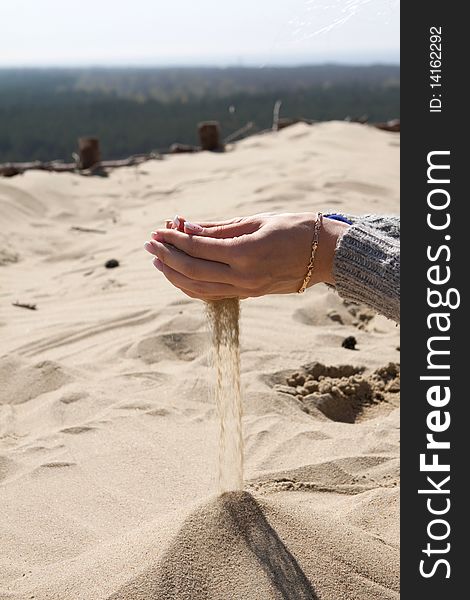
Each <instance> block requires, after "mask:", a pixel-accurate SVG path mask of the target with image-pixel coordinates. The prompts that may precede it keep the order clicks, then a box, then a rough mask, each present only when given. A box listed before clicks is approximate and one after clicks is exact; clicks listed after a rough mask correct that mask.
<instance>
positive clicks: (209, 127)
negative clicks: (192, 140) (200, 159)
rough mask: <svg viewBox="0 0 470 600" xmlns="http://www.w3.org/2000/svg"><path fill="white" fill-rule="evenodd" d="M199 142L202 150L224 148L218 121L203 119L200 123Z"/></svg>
mask: <svg viewBox="0 0 470 600" xmlns="http://www.w3.org/2000/svg"><path fill="white" fill-rule="evenodd" d="M198 133H199V143H200V145H201V149H202V150H209V151H212V152H213V151H214V150H223V145H222V142H221V141H220V126H219V123H218V121H203V122H202V123H199V125H198Z"/></svg>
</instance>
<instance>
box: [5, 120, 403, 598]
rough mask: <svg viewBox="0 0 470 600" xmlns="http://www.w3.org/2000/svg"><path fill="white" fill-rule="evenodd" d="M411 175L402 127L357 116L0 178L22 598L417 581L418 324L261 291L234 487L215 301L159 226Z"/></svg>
mask: <svg viewBox="0 0 470 600" xmlns="http://www.w3.org/2000/svg"><path fill="white" fill-rule="evenodd" d="M398 192H399V136H397V135H396V134H390V133H386V132H382V131H379V130H376V129H373V128H369V127H366V126H361V125H358V124H352V123H343V122H331V123H324V124H320V125H315V126H311V127H309V126H307V125H304V124H299V125H295V126H293V127H290V128H287V129H285V130H282V131H281V132H278V133H272V134H271V133H270V134H266V135H261V136H254V137H251V138H249V139H247V140H244V141H243V142H241V143H239V144H237V145H236V148H235V149H233V151H229V152H226V153H225V154H209V153H203V154H197V155H188V156H186V155H180V156H174V157H167V158H165V160H163V161H155V162H151V163H146V164H144V165H141V166H139V167H137V168H126V169H122V170H116V171H115V172H113V173H112V174H111V175H110V176H109V177H108V178H100V177H93V178H92V177H80V176H77V175H74V174H50V173H41V172H29V173H27V174H25V175H24V176H21V177H16V178H14V179H1V180H0V215H1V216H0V219H1V225H2V226H1V228H0V286H1V288H0V293H1V299H2V301H1V304H0V310H1V312H0V333H1V336H0V356H1V360H0V507H1V513H0V539H1V552H0V598H1V599H2V600H4V599H5V600H6V599H15V600H26V599H29V598H35V599H36V600H43V599H44V600H45V599H47V600H105V599H111V598H112V599H114V600H132V599H139V600H143V599H146V600H147V599H158V600H160V599H161V600H171V599H175V600H176V599H178V600H185V599H191V600H200V599H203V598H204V599H209V600H226V599H233V600H239V599H240V600H245V599H248V600H263V599H264V598H287V599H294V598H295V599H298V598H300V599H302V598H309V599H310V598H318V599H321V600H343V599H353V600H356V599H357V600H359V599H360V600H367V599H381V600H382V599H389V598H394V599H396V598H398V597H399V592H398V560H399V528H398V510H399V411H398V404H399V369H398V367H397V363H399V350H398V347H399V329H398V328H397V327H396V326H395V324H394V323H392V322H390V321H387V320H386V319H385V318H383V317H380V316H376V315H374V314H373V312H371V311H370V310H368V309H366V308H365V307H363V306H357V305H351V304H348V303H345V302H343V301H342V300H341V299H340V298H339V297H338V296H337V295H336V294H335V293H334V292H332V291H331V290H329V289H327V288H326V287H325V286H316V287H315V288H313V289H310V290H308V291H307V292H306V293H305V294H304V295H302V296H299V295H295V294H293V295H288V296H268V297H265V298H257V299H250V300H246V301H243V302H242V318H241V330H240V341H241V345H240V356H241V391H242V397H243V413H244V416H243V432H244V443H245V464H244V471H245V484H244V491H238V492H231V493H226V494H224V495H222V496H219V495H218V494H217V486H218V481H217V479H218V437H219V425H218V415H217V409H216V405H215V401H214V381H215V376H214V371H213V369H212V367H211V358H210V357H211V336H210V332H209V331H208V326H207V320H206V315H205V310H204V306H203V303H202V302H199V301H196V300H191V299H189V298H187V297H186V296H184V295H183V294H182V293H181V292H179V291H178V290H176V289H175V288H173V287H172V286H170V285H169V284H168V283H167V282H166V280H165V279H164V278H163V277H162V275H161V274H160V273H159V272H158V271H157V270H156V269H154V267H153V266H152V264H151V258H149V256H148V254H147V253H146V252H145V251H144V250H143V247H142V246H143V243H144V241H145V240H146V239H148V237H149V234H150V232H151V231H152V229H154V228H155V227H156V226H158V225H160V224H162V223H163V222H164V219H166V218H172V216H173V215H174V214H175V213H177V212H178V213H181V214H184V215H185V216H187V217H188V218H190V219H191V220H195V221H197V220H198V219H201V220H203V219H212V218H215V217H220V218H228V217H230V216H239V215H244V214H250V213H254V212H264V211H296V210H298V211H303V210H312V211H318V210H323V211H325V210H327V209H333V210H338V211H341V210H344V211H347V212H351V213H364V212H376V213H395V214H396V213H397V212H398ZM74 226H80V227H86V228H94V229H99V230H103V231H105V232H106V233H86V232H82V231H77V230H71V227H74ZM109 259H117V260H118V261H119V267H117V268H115V269H106V268H105V267H104V263H105V262H106V261H107V260H109ZM17 300H18V301H19V302H29V303H34V304H37V310H36V311H31V310H27V309H23V308H18V307H14V306H12V304H11V303H12V302H15V301H17ZM351 335H353V336H354V337H355V338H356V339H357V345H356V350H348V349H346V348H343V347H342V346H341V344H342V341H343V340H344V339H345V338H346V337H348V336H351Z"/></svg>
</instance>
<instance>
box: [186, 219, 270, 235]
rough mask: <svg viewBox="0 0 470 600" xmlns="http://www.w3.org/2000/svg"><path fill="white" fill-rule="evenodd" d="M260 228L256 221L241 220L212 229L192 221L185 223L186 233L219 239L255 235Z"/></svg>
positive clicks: (215, 226) (214, 226) (212, 227)
mask: <svg viewBox="0 0 470 600" xmlns="http://www.w3.org/2000/svg"><path fill="white" fill-rule="evenodd" d="M258 227H259V224H258V223H257V222H256V221H247V220H246V219H239V220H238V221H235V222H233V223H229V224H227V225H213V226H211V227H204V226H202V225H200V224H199V223H192V222H190V221H186V222H185V223H184V231H185V232H186V233H189V234H192V235H203V236H206V237H214V238H219V239H224V238H233V237H240V236H242V235H246V234H250V233H254V232H255V231H256V230H257V229H258Z"/></svg>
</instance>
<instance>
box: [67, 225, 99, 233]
mask: <svg viewBox="0 0 470 600" xmlns="http://www.w3.org/2000/svg"><path fill="white" fill-rule="evenodd" d="M70 229H72V230H73V231H83V233H107V232H106V231H105V230H104V229H91V228H88V227H80V226H79V225H74V226H73V227H71V228H70Z"/></svg>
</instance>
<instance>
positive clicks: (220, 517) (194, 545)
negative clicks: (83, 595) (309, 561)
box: [109, 492, 317, 600]
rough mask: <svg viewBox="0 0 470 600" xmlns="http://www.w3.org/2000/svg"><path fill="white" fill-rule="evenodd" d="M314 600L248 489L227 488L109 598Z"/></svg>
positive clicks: (297, 568) (295, 565) (134, 599)
mask: <svg viewBox="0 0 470 600" xmlns="http://www.w3.org/2000/svg"><path fill="white" fill-rule="evenodd" d="M149 598H152V599H153V600H202V599H203V598H204V599H207V600H209V599H211V600H220V599H222V598H227V599H228V598H234V599H235V598H236V599H237V600H244V599H246V600H260V599H261V598H266V599H267V598H284V599H286V600H302V599H305V600H314V599H315V598H317V596H316V594H315V592H314V590H313V588H312V586H311V584H310V582H309V581H308V579H307V577H306V576H305V574H304V573H303V571H302V569H301V567H300V566H299V564H298V562H297V560H296V559H295V557H294V556H293V555H292V554H291V553H290V552H289V550H288V549H287V548H286V546H285V545H284V543H283V542H282V540H281V539H280V537H279V536H278V535H277V533H276V531H275V530H274V529H273V528H272V527H271V526H270V524H269V523H268V521H267V520H266V517H265V516H264V514H263V511H262V509H261V507H260V505H259V504H258V503H257V502H256V500H255V499H254V498H253V496H252V495H251V494H249V493H247V492H227V493H225V494H222V495H221V496H220V497H218V498H216V499H215V500H213V501H211V502H209V503H207V504H206V505H204V506H203V507H201V508H200V509H199V510H197V511H196V512H194V513H193V514H191V515H190V516H189V517H188V518H187V519H186V521H185V522H184V524H183V526H182V528H181V530H180V531H179V533H178V534H177V535H176V537H175V538H174V540H173V541H172V543H171V544H170V546H169V547H168V549H167V550H166V552H164V554H163V556H162V557H161V560H160V563H159V564H158V566H157V567H156V568H153V569H150V570H148V571H146V572H144V573H143V574H142V575H140V576H139V577H137V578H136V579H135V580H134V581H132V582H131V583H130V584H128V585H127V586H125V587H124V588H123V589H121V590H120V591H118V592H117V593H116V594H114V595H113V596H111V598H110V599H109V600H131V599H132V600H148V599H149Z"/></svg>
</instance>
